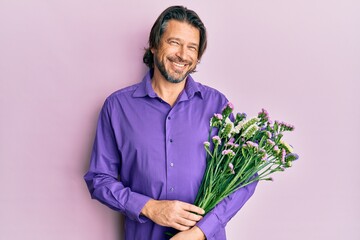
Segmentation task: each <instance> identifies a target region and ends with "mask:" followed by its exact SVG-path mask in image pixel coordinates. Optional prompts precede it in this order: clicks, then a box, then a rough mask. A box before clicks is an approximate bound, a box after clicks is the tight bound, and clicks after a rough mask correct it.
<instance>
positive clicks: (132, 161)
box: [84, 71, 256, 240]
mask: <svg viewBox="0 0 360 240" xmlns="http://www.w3.org/2000/svg"><path fill="white" fill-rule="evenodd" d="M226 103H227V99H226V98H225V96H224V95H223V94H221V93H220V92H218V91H217V90H215V89H212V88H209V87H207V86H204V85H202V84H200V83H197V82H195V81H194V80H193V79H192V78H191V76H188V78H187V79H186V85H185V89H184V91H183V92H182V93H181V94H180V96H179V97H178V99H177V101H176V103H175V104H174V106H173V107H171V106H170V105H169V104H167V103H166V102H164V101H163V100H162V99H161V98H159V97H158V96H157V94H156V93H155V92H154V90H153V88H152V86H151V72H150V71H149V72H148V74H147V75H146V76H145V77H144V79H143V81H142V82H140V83H138V84H135V85H133V86H130V87H127V88H124V89H121V90H119V91H117V92H115V93H113V94H112V95H110V96H109V97H108V98H107V99H106V101H105V103H104V106H103V108H102V110H101V113H100V117H99V121H98V125H97V131H96V137H95V142H94V146H93V151H92V155H91V161H90V168H89V171H88V172H87V173H86V175H85V177H84V178H85V181H86V183H87V185H88V188H89V191H90V193H91V196H92V198H95V199H97V200H99V201H100V202H102V203H104V204H105V205H107V206H109V207H110V208H112V209H115V210H117V211H119V212H121V213H123V214H124V215H125V239H126V240H162V239H168V237H167V236H166V235H165V232H167V231H169V230H171V229H170V228H166V227H162V226H159V225H157V224H155V223H154V222H152V221H151V220H150V219H148V218H146V217H145V216H143V215H141V214H140V212H141V210H142V208H143V207H144V205H145V204H146V202H147V201H148V200H149V199H150V198H153V199H158V200H164V199H167V200H175V199H176V200H180V201H184V202H188V203H193V202H194V200H195V197H196V194H197V191H198V188H199V186H200V183H201V180H202V177H203V174H204V170H205V166H206V159H205V157H206V152H205V150H204V146H203V142H204V141H206V140H207V139H208V132H209V127H210V124H209V122H210V118H211V117H212V115H213V114H214V113H218V112H221V110H222V108H223V107H224V105H225V104H226ZM255 187H256V183H254V184H251V185H248V186H247V187H244V188H241V189H240V190H238V191H237V192H235V193H233V194H232V195H230V196H229V197H227V198H226V199H224V200H223V201H222V202H221V203H219V204H218V205H217V206H216V207H215V209H214V210H212V211H211V212H209V213H208V214H207V215H206V216H205V217H204V218H203V219H202V220H201V221H199V222H198V223H197V226H198V227H199V228H200V229H201V230H202V231H203V232H204V233H205V235H206V237H207V239H209V240H224V239H226V236H225V225H226V223H227V222H228V221H229V220H230V219H231V217H232V216H234V215H235V213H236V212H237V211H238V210H239V209H240V208H241V207H242V206H243V205H244V204H245V202H246V201H247V200H248V199H249V198H250V196H251V195H252V194H253V192H254V190H255Z"/></svg>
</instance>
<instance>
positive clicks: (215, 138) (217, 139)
mask: <svg viewBox="0 0 360 240" xmlns="http://www.w3.org/2000/svg"><path fill="white" fill-rule="evenodd" d="M212 140H213V143H214V144H215V145H219V144H221V139H220V137H219V136H213V138H212Z"/></svg>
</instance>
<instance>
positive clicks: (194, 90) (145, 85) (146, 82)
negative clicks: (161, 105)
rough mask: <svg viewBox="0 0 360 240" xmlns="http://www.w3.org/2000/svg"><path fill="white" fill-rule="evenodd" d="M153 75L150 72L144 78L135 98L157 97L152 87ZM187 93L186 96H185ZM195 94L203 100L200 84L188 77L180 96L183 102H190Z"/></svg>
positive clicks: (134, 95) (135, 92)
mask: <svg viewBox="0 0 360 240" xmlns="http://www.w3.org/2000/svg"><path fill="white" fill-rule="evenodd" d="M152 75H153V71H152V70H149V71H148V72H147V73H146V75H145V76H144V78H143V80H142V81H141V82H140V83H139V85H138V88H137V89H136V90H135V91H134V93H133V97H145V96H149V97H151V98H155V97H157V94H156V93H155V91H154V89H153V88H152V85H151V78H152ZM184 93H185V94H184ZM195 94H198V95H199V96H200V97H201V98H202V93H201V90H200V88H199V84H198V83H197V82H195V81H194V79H193V78H192V77H191V76H190V75H188V77H187V79H186V84H185V89H184V91H183V92H182V93H181V94H180V99H179V100H181V101H183V100H188V99H191V98H192V97H194V95H195Z"/></svg>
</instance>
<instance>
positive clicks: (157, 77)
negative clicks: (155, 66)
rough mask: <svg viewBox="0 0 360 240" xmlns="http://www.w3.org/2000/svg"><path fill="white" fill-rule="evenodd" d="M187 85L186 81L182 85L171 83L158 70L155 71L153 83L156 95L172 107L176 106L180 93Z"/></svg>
mask: <svg viewBox="0 0 360 240" xmlns="http://www.w3.org/2000/svg"><path fill="white" fill-rule="evenodd" d="M185 83H186V80H184V81H182V82H180V83H171V82H169V81H167V80H166V79H165V78H164V77H163V76H162V75H161V73H159V72H158V71H156V70H155V71H154V76H153V78H152V81H151V84H152V87H153V89H154V91H155V93H156V94H157V95H158V96H159V97H160V98H161V99H162V100H164V101H165V102H167V103H168V104H169V105H170V106H174V104H175V102H176V100H177V98H178V97H179V95H180V93H181V92H182V91H183V90H184V88H185Z"/></svg>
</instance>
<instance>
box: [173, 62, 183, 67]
mask: <svg viewBox="0 0 360 240" xmlns="http://www.w3.org/2000/svg"><path fill="white" fill-rule="evenodd" d="M174 65H175V66H178V67H184V66H185V64H180V63H176V62H174Z"/></svg>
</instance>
